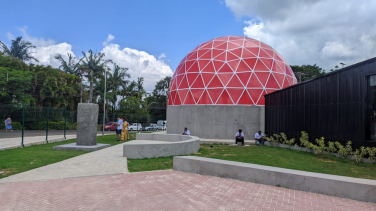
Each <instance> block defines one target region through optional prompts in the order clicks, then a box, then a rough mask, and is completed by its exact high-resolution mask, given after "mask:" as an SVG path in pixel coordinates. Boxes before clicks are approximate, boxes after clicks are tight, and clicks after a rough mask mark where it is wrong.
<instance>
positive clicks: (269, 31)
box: [225, 0, 376, 70]
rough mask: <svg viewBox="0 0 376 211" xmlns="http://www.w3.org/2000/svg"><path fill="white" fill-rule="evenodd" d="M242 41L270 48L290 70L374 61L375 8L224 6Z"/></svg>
mask: <svg viewBox="0 0 376 211" xmlns="http://www.w3.org/2000/svg"><path fill="white" fill-rule="evenodd" d="M225 3H226V6H227V7H228V8H229V9H230V10H231V11H233V12H234V14H235V16H236V17H237V18H239V19H240V18H242V17H243V16H246V17H248V18H249V19H250V20H249V21H245V22H244V23H245V24H246V26H245V27H244V29H243V32H244V35H245V36H248V37H252V38H256V39H259V40H260V41H262V42H265V43H267V44H269V45H271V46H272V47H274V48H275V49H276V50H277V51H278V52H279V53H281V54H282V55H283V56H284V58H285V59H286V60H287V61H288V62H289V63H290V64H292V65H293V64H297V65H302V64H315V63H317V64H318V65H319V66H321V67H323V68H324V69H326V70H329V69H331V68H333V66H335V65H338V64H339V63H340V62H343V63H346V64H348V65H350V64H353V63H356V62H360V61H362V60H365V59H369V58H372V57H375V56H376V41H375V40H376V19H375V18H374V15H373V14H376V2H375V1H367V0H359V1H350V0H332V1H324V0H300V1H295V0H284V1H274V0H252V1H248V0H225Z"/></svg>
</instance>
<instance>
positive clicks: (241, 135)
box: [235, 129, 244, 146]
mask: <svg viewBox="0 0 376 211" xmlns="http://www.w3.org/2000/svg"><path fill="white" fill-rule="evenodd" d="M238 142H241V143H242V146H244V133H243V130H242V129H239V132H237V133H236V134H235V143H236V144H238Z"/></svg>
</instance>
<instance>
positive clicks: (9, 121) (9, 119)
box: [4, 117, 13, 132]
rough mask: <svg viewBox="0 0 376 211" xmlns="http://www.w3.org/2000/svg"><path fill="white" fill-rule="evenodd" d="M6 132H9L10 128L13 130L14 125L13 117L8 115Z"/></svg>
mask: <svg viewBox="0 0 376 211" xmlns="http://www.w3.org/2000/svg"><path fill="white" fill-rule="evenodd" d="M4 123H5V132H8V130H10V131H13V127H12V119H11V118H10V117H8V118H7V119H6V120H5V121H4Z"/></svg>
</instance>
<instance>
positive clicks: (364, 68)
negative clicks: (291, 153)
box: [265, 58, 376, 148]
mask: <svg viewBox="0 0 376 211" xmlns="http://www.w3.org/2000/svg"><path fill="white" fill-rule="evenodd" d="M301 131H306V132H307V133H308V134H309V136H310V141H311V142H314V141H315V139H316V138H320V137H325V140H326V141H339V142H340V143H341V144H346V142H347V141H349V140H351V141H352V142H353V146H354V147H355V148H358V147H360V146H370V147H376V58H373V59H369V60H366V61H363V62H360V63H357V64H354V65H351V66H348V67H345V68H342V69H340V70H338V71H335V72H332V73H328V74H326V75H325V76H321V77H318V78H315V79H313V80H310V81H306V82H303V83H300V84H297V85H294V86H291V87H288V88H286V89H282V90H279V91H276V92H273V93H271V94H267V95H265V133H266V134H268V135H272V134H275V133H281V132H284V133H286V135H287V136H288V137H291V138H296V139H297V140H298V138H299V137H300V134H301ZM298 143H299V141H298Z"/></svg>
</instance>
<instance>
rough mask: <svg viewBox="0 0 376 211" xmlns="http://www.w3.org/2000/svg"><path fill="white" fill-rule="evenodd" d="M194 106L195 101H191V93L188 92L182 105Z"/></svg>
mask: <svg viewBox="0 0 376 211" xmlns="http://www.w3.org/2000/svg"><path fill="white" fill-rule="evenodd" d="M192 104H193V105H194V104H196V102H195V100H194V99H193V96H192V93H191V92H190V91H188V94H187V97H186V98H185V101H184V105H192Z"/></svg>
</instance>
